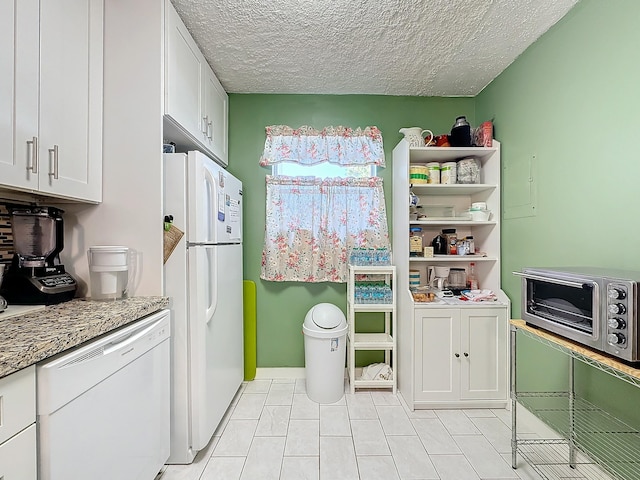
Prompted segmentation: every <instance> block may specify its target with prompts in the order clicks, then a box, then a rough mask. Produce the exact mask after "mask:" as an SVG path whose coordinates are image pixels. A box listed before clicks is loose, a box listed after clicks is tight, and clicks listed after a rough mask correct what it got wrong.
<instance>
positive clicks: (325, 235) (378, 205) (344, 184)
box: [260, 175, 390, 282]
mask: <svg viewBox="0 0 640 480" xmlns="http://www.w3.org/2000/svg"><path fill="white" fill-rule="evenodd" d="M266 206H267V218H266V228H265V242H264V250H263V252H262V272H261V275H260V278H262V279H264V280H271V281H299V282H346V280H347V259H348V255H349V252H350V250H351V248H354V247H360V248H387V249H390V245H389V233H388V229H387V215H386V211H385V204H384V193H383V190H382V179H381V178H379V177H371V178H328V179H319V178H316V177H284V176H277V177H275V176H270V175H269V176H267V205H266Z"/></svg>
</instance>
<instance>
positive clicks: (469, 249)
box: [467, 235, 476, 255]
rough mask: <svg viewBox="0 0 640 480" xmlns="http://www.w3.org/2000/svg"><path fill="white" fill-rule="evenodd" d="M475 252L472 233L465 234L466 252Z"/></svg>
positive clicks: (469, 253)
mask: <svg viewBox="0 0 640 480" xmlns="http://www.w3.org/2000/svg"><path fill="white" fill-rule="evenodd" d="M475 253H476V244H475V242H474V240H473V235H467V254H468V255H474V254H475Z"/></svg>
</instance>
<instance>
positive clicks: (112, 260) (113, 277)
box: [87, 245, 132, 300]
mask: <svg viewBox="0 0 640 480" xmlns="http://www.w3.org/2000/svg"><path fill="white" fill-rule="evenodd" d="M131 253H132V250H130V249H129V248H127V247H123V246H119V245H108V246H106V245H105V246H93V247H89V250H88V252H87V257H88V260H89V280H90V287H91V299H92V300H118V299H121V298H126V297H127V287H128V283H129V265H130V261H129V260H130V256H131Z"/></svg>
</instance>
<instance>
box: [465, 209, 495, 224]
mask: <svg viewBox="0 0 640 480" xmlns="http://www.w3.org/2000/svg"><path fill="white" fill-rule="evenodd" d="M469 213H470V214H471V220H473V221H474V222H486V221H487V220H489V217H490V216H491V210H469Z"/></svg>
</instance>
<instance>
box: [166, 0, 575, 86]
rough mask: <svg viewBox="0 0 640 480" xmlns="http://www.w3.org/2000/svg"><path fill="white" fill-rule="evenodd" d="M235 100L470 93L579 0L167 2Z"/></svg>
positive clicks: (489, 78) (482, 84)
mask: <svg viewBox="0 0 640 480" xmlns="http://www.w3.org/2000/svg"><path fill="white" fill-rule="evenodd" d="M172 2H173V3H174V5H175V7H176V10H178V13H179V14H180V16H181V17H182V19H183V20H184V22H185V24H186V26H187V28H188V29H189V31H190V32H191V34H192V35H193V37H194V39H195V40H196V42H197V43H198V45H199V46H200V49H201V50H202V52H203V54H204V56H205V57H206V58H207V60H208V61H209V63H210V65H211V67H212V68H213V70H214V72H215V73H216V76H217V77H218V79H219V80H220V82H221V83H222V85H223V86H224V88H225V90H227V91H228V92H233V93H305V94H310V93H319V94H379V95H425V96H459V95H471V96H473V95H476V94H478V93H479V92H480V91H481V90H482V89H483V88H484V87H485V86H486V85H487V84H488V83H489V82H491V81H492V80H493V79H494V78H495V77H496V76H498V75H499V74H500V73H501V72H502V71H503V70H504V69H505V68H506V67H507V66H508V65H509V64H511V62H513V61H514V60H515V59H516V58H517V57H518V55H520V54H521V53H522V52H523V51H524V50H525V49H526V48H527V47H528V46H529V45H531V44H532V43H533V42H535V41H536V40H537V39H538V38H539V37H540V36H541V35H542V34H543V33H544V32H545V31H547V30H548V29H549V27H551V26H552V25H554V24H555V23H556V22H557V21H558V20H560V19H561V18H562V17H563V16H564V15H565V14H566V13H567V12H568V11H569V9H570V8H571V7H572V6H573V5H574V4H575V3H577V2H578V0H417V1H413V2H409V1H406V0H377V1H370V0H333V1H326V0H325V1H322V0H271V1H255V0H254V1H244V0H172Z"/></svg>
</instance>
